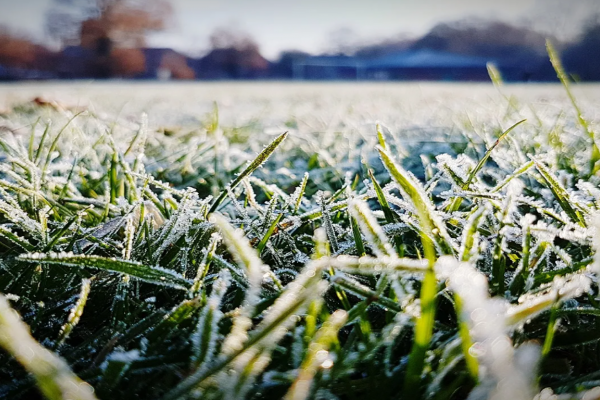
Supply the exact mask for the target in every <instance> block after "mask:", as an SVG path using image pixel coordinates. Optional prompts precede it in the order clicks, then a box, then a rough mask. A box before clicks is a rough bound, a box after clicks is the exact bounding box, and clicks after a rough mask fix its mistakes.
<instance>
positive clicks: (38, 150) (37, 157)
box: [32, 120, 52, 164]
mask: <svg viewBox="0 0 600 400" xmlns="http://www.w3.org/2000/svg"><path fill="white" fill-rule="evenodd" d="M51 126H52V120H50V121H48V122H46V127H45V128H44V132H43V133H42V137H41V139H40V143H39V144H38V149H37V151H36V152H35V158H33V159H32V161H33V162H34V163H35V164H37V163H38V161H39V159H40V156H41V155H42V149H43V148H44V142H45V141H46V137H47V136H48V132H50V127H51Z"/></svg>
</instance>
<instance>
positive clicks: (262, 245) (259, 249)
mask: <svg viewBox="0 0 600 400" xmlns="http://www.w3.org/2000/svg"><path fill="white" fill-rule="evenodd" d="M281 217H283V213H281V214H279V215H277V217H275V219H274V220H273V223H272V224H271V226H269V229H268V230H267V232H266V233H265V235H264V236H263V238H262V239H261V240H260V243H258V246H256V251H257V252H258V254H261V253H262V251H263V250H264V249H265V246H266V245H267V242H268V241H269V238H270V237H271V236H272V235H273V232H275V228H277V224H278V223H279V221H280V220H281Z"/></svg>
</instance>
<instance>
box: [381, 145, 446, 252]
mask: <svg viewBox="0 0 600 400" xmlns="http://www.w3.org/2000/svg"><path fill="white" fill-rule="evenodd" d="M378 151H379V155H380V156H381V160H382V161H383V165H384V166H385V167H386V169H387V170H388V171H389V173H390V175H391V176H392V178H393V179H394V180H395V181H396V182H397V183H398V185H399V186H400V188H401V189H402V191H403V192H404V194H405V195H406V197H407V200H409V201H410V202H411V203H412V204H413V206H414V207H415V210H416V211H417V216H418V217H419V222H420V224H421V229H422V230H423V231H424V232H425V234H426V235H430V236H433V237H435V238H436V240H437V242H438V244H439V245H440V248H441V249H442V252H443V253H444V254H454V253H455V251H454V248H453V246H452V241H451V239H450V236H449V235H448V232H447V230H446V227H445V226H444V224H443V223H442V221H441V219H440V218H439V216H438V215H437V214H436V211H435V207H434V206H433V203H432V202H431V199H430V198H429V196H427V194H426V193H425V190H424V189H423V187H422V185H421V184H420V183H419V182H417V181H416V179H415V178H414V177H413V176H412V175H410V174H408V172H406V171H405V170H404V168H402V167H401V166H399V165H398V164H396V162H395V161H394V159H393V158H392V156H391V155H390V154H389V153H388V152H387V151H386V150H384V149H382V148H379V149H378ZM423 240H424V241H426V242H429V238H428V237H425V236H424V239H423ZM425 247H426V248H427V247H428V246H425ZM426 258H427V259H429V260H435V254H433V253H431V252H429V253H428V254H426Z"/></svg>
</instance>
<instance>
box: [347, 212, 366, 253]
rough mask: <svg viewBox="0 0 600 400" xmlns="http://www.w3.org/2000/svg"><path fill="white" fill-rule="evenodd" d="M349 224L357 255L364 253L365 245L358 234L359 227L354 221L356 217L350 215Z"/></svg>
mask: <svg viewBox="0 0 600 400" xmlns="http://www.w3.org/2000/svg"><path fill="white" fill-rule="evenodd" d="M350 226H351V227H352V236H353V237H354V244H355V245H356V252H357V253H358V255H359V256H364V255H365V245H364V243H363V240H362V236H361V234H360V229H359V228H358V224H357V223H356V218H354V217H353V216H352V215H350Z"/></svg>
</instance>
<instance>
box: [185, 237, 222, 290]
mask: <svg viewBox="0 0 600 400" xmlns="http://www.w3.org/2000/svg"><path fill="white" fill-rule="evenodd" d="M220 240H221V236H220V235H219V234H218V233H216V232H213V233H212V234H211V238H210V243H209V244H208V248H207V249H206V253H205V254H204V257H202V261H201V262H200V265H199V266H198V270H197V272H196V277H195V278H194V284H193V285H192V287H191V288H190V293H189V296H190V297H191V298H194V297H196V296H198V294H199V293H200V289H201V288H202V285H203V284H204V278H206V274H207V273H208V268H209V267H210V264H211V263H212V260H213V258H214V256H215V252H216V251H217V244H218V243H219V241H220Z"/></svg>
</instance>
